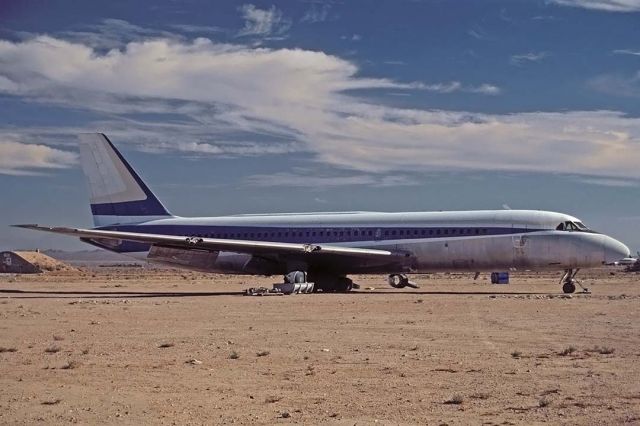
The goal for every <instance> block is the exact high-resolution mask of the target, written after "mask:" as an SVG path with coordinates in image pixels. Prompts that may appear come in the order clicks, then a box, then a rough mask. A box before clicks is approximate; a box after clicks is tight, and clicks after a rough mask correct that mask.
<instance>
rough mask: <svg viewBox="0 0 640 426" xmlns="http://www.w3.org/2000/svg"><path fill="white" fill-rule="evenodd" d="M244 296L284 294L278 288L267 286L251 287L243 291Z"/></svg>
mask: <svg viewBox="0 0 640 426" xmlns="http://www.w3.org/2000/svg"><path fill="white" fill-rule="evenodd" d="M244 295H245V296H284V293H282V292H281V291H280V290H278V289H275V288H274V289H269V288H267V287H251V288H248V289H246V290H245V291H244Z"/></svg>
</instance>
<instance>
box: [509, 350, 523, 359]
mask: <svg viewBox="0 0 640 426" xmlns="http://www.w3.org/2000/svg"><path fill="white" fill-rule="evenodd" d="M521 355H522V352H520V351H513V352H511V357H512V358H520V356H521Z"/></svg>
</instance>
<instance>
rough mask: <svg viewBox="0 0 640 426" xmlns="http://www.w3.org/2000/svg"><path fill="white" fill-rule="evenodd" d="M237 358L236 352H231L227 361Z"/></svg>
mask: <svg viewBox="0 0 640 426" xmlns="http://www.w3.org/2000/svg"><path fill="white" fill-rule="evenodd" d="M238 358H240V355H239V354H238V352H236V351H231V353H230V354H229V359H238Z"/></svg>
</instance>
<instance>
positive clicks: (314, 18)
mask: <svg viewBox="0 0 640 426" xmlns="http://www.w3.org/2000/svg"><path fill="white" fill-rule="evenodd" d="M329 10H331V5H330V4H329V3H324V4H320V5H319V4H316V3H312V4H311V7H310V8H309V9H308V10H307V11H306V12H305V14H304V15H303V16H302V18H301V19H300V22H309V23H312V24H314V23H317V22H324V21H326V20H327V18H328V17H329Z"/></svg>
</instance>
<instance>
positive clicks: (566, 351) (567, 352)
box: [560, 346, 577, 356]
mask: <svg viewBox="0 0 640 426" xmlns="http://www.w3.org/2000/svg"><path fill="white" fill-rule="evenodd" d="M575 351H577V349H576V348H575V347H573V346H569V347H568V348H564V349H563V350H562V351H560V356H567V355H571V354H572V353H574V352H575Z"/></svg>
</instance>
